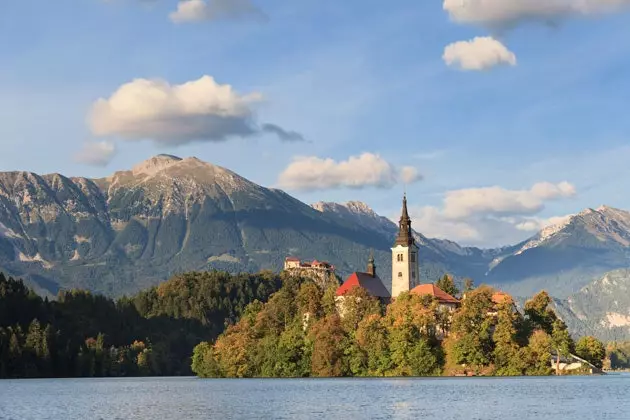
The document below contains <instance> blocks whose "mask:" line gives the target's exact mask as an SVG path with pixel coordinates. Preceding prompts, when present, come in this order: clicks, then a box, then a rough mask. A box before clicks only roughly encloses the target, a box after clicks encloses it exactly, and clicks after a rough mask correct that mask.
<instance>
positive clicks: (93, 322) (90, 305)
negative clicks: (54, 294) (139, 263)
mask: <svg viewBox="0 0 630 420" xmlns="http://www.w3.org/2000/svg"><path fill="white" fill-rule="evenodd" d="M280 285H281V278H280V277H279V276H277V275H274V274H272V273H260V274H243V275H229V274H227V273H222V272H210V273H187V274H184V275H182V276H177V277H174V278H172V279H171V280H169V281H167V282H165V283H163V284H161V285H160V286H158V287H154V288H151V289H149V290H147V291H144V292H141V293H139V294H137V295H135V296H133V297H131V298H121V299H119V300H117V301H114V300H112V299H110V298H107V297H103V296H100V295H94V294H91V293H90V292H87V291H81V290H73V291H68V292H61V293H59V296H58V298H57V300H56V301H49V300H48V299H42V298H41V297H39V296H38V295H36V294H35V293H34V292H33V291H32V290H30V289H28V288H27V287H26V286H25V285H24V283H23V282H22V281H20V280H14V279H12V278H8V279H7V278H6V277H5V276H4V275H2V274H0V377H3V378H7V377H8V378H21V377H73V376H136V375H143V376H145V375H185V374H190V356H191V353H192V348H193V347H194V346H195V345H197V344H198V343H200V342H201V341H204V340H214V339H215V338H216V336H217V335H218V334H220V333H221V332H222V331H223V330H224V329H225V326H226V325H228V324H231V323H234V322H236V321H237V320H238V319H239V318H240V315H241V313H242V312H243V310H244V308H245V307H246V306H247V305H248V304H249V303H251V302H253V301H262V302H264V301H266V300H267V299H268V297H269V296H270V295H271V294H272V293H273V292H275V291H276V290H278V288H279V287H280Z"/></svg>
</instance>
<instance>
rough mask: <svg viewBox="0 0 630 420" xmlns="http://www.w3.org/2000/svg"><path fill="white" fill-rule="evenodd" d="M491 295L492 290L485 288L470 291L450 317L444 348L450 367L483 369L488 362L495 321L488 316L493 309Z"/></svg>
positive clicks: (490, 359) (491, 353)
mask: <svg viewBox="0 0 630 420" xmlns="http://www.w3.org/2000/svg"><path fill="white" fill-rule="evenodd" d="M492 294H493V289H492V288H490V287H486V286H484V287H479V288H477V289H475V290H473V291H471V292H469V293H468V294H467V295H466V299H464V300H463V302H462V306H461V308H460V309H459V310H458V311H457V312H456V313H455V314H454V315H453V322H452V326H451V333H450V334H449V339H448V346H447V349H448V352H447V356H448V359H449V364H450V365H467V366H473V367H484V366H488V365H489V364H490V363H491V361H492V359H493V350H494V343H493V341H492V328H493V326H494V323H495V320H494V318H493V317H490V316H488V313H489V312H490V311H491V310H492V309H493V306H494V303H493V302H492Z"/></svg>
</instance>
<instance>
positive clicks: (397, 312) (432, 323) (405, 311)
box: [385, 293, 443, 376]
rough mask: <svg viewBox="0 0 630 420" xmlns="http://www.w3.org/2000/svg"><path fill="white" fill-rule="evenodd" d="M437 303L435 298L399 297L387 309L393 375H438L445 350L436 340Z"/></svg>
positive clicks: (412, 295) (401, 295)
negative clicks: (443, 350)
mask: <svg viewBox="0 0 630 420" xmlns="http://www.w3.org/2000/svg"><path fill="white" fill-rule="evenodd" d="M437 307H438V305H437V302H436V301H435V300H434V298H433V297H432V296H429V295H425V296H418V295H415V294H411V293H402V294H400V295H399V296H398V297H397V298H396V300H395V301H394V302H392V303H391V304H390V305H389V307H388V308H387V314H386V317H385V321H386V325H387V328H388V332H389V349H390V354H391V369H390V371H389V372H388V374H389V375H394V376H426V375H436V374H439V372H440V370H441V365H442V359H443V355H442V349H441V347H440V346H439V342H438V340H437V336H436V335H437V325H438V320H437V315H436V312H437Z"/></svg>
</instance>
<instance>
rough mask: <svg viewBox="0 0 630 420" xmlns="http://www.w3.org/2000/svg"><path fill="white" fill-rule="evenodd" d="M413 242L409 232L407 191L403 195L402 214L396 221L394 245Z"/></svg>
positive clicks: (404, 244) (407, 244) (405, 244)
mask: <svg viewBox="0 0 630 420" xmlns="http://www.w3.org/2000/svg"><path fill="white" fill-rule="evenodd" d="M413 243H414V240H413V235H412V234H411V219H410V218H409V212H408V211H407V193H405V195H404V196H403V207H402V214H401V216H400V222H399V223H398V236H396V245H402V246H409V245H411V244H413Z"/></svg>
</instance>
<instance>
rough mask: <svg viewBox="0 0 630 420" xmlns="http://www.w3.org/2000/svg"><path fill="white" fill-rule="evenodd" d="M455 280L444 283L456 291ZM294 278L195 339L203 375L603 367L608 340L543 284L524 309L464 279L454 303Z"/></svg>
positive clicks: (531, 371) (195, 366)
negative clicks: (575, 318) (580, 361)
mask: <svg viewBox="0 0 630 420" xmlns="http://www.w3.org/2000/svg"><path fill="white" fill-rule="evenodd" d="M449 282H452V279H448V278H442V279H440V281H439V284H440V285H441V286H442V287H444V288H445V289H447V290H449V291H451V292H456V291H457V290H456V288H455V286H454V285H453V284H448V283H449ZM336 288H337V285H335V284H331V285H329V286H328V287H325V288H321V287H318V286H317V285H315V284H314V283H313V282H311V281H308V280H303V279H296V278H291V279H288V280H287V281H285V282H284V284H283V286H282V288H281V289H280V290H279V291H278V292H277V293H275V294H274V295H272V296H271V298H270V299H269V301H268V302H267V303H262V302H259V301H254V302H252V303H251V304H249V305H248V306H247V308H246V309H245V310H244V312H243V316H242V317H241V319H240V320H239V322H237V323H236V324H234V325H230V326H228V328H227V329H226V330H225V332H223V333H222V334H221V335H220V336H219V338H218V339H217V340H216V342H214V343H213V342H203V343H201V344H199V345H198V346H196V347H195V349H194V354H193V359H192V370H193V371H194V372H195V373H196V374H197V375H198V376H201V377H309V376H314V377H317V376H319V377H335V376H435V375H470V374H475V375H505V376H508V375H549V374H552V373H553V368H552V365H551V360H552V357H553V356H554V355H556V356H558V359H559V357H560V356H568V355H569V354H572V353H573V354H574V353H576V352H577V354H578V355H579V356H581V357H583V358H584V359H586V360H588V361H590V362H592V363H593V364H595V365H596V366H599V367H601V366H602V359H603V358H604V354H603V353H602V352H603V344H602V343H601V342H599V341H598V340H596V339H595V338H593V337H585V338H582V339H580V340H579V341H578V343H575V342H574V341H573V339H572V338H571V336H570V334H569V332H568V330H567V328H566V325H565V324H564V322H562V320H560V319H559V318H558V317H557V316H556V315H555V313H554V312H553V310H552V309H551V299H550V297H549V296H548V295H547V293H545V292H541V293H539V294H537V295H536V296H534V297H533V298H532V299H530V300H528V301H527V303H526V305H525V308H524V311H523V314H521V312H519V311H518V310H517V309H516V307H515V305H514V303H513V302H512V300H511V299H509V297H508V299H504V300H503V301H501V302H496V301H495V300H493V294H494V293H495V291H494V290H493V289H492V288H490V287H487V286H481V287H478V288H473V286H472V284H467V285H466V289H467V290H466V292H465V295H464V297H463V299H462V305H461V307H460V308H459V309H457V310H456V311H455V312H452V313H451V312H450V311H448V310H447V309H445V308H444V307H442V306H440V305H439V303H438V301H437V300H436V299H434V298H433V297H432V296H429V295H426V296H419V295H415V294H410V293H403V294H401V295H400V296H398V297H397V298H396V299H395V300H393V302H392V303H390V304H389V305H383V304H381V303H380V302H379V301H378V300H377V299H375V298H373V297H371V296H369V295H368V294H367V293H366V291H365V290H364V289H362V288H354V289H352V290H351V291H350V292H349V293H347V294H346V295H345V296H344V297H343V298H341V299H339V298H338V297H336V293H335V292H336Z"/></svg>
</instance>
